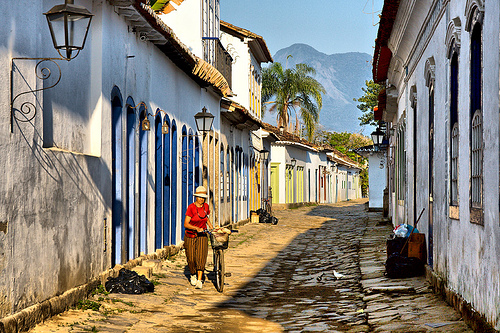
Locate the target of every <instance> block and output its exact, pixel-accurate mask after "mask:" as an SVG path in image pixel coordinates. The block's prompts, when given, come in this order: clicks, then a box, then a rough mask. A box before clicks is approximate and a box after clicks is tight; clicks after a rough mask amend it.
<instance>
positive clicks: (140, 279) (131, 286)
mask: <svg viewBox="0 0 500 333" xmlns="http://www.w3.org/2000/svg"><path fill="white" fill-rule="evenodd" d="M104 287H105V288H106V291H108V292H110V293H118V294H144V293H147V292H153V291H154V290H155V286H154V284H153V283H152V282H151V281H149V280H148V279H146V277H145V276H144V275H139V274H137V273H136V272H134V271H131V270H128V269H125V268H122V269H120V272H119V273H118V277H116V278H112V277H109V278H108V281H107V282H106V283H105V284H104Z"/></svg>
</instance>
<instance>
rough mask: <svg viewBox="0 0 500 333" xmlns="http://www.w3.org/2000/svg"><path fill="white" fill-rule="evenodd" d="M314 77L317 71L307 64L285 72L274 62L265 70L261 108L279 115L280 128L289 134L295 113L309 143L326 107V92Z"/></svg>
mask: <svg viewBox="0 0 500 333" xmlns="http://www.w3.org/2000/svg"><path fill="white" fill-rule="evenodd" d="M314 74H316V71H315V69H314V68H312V67H310V66H308V65H306V64H296V65H295V68H292V69H284V68H283V66H282V65H281V63H279V62H275V63H273V64H272V65H271V66H269V67H267V68H264V69H263V70H262V105H270V107H269V111H270V112H276V113H277V115H276V120H277V125H278V126H281V125H282V126H283V127H284V128H285V130H286V131H288V127H289V125H290V117H291V116H292V115H293V113H295V116H296V117H297V118H298V116H299V115H300V117H301V118H302V121H303V122H304V125H305V127H306V131H307V137H308V139H309V140H310V141H311V140H312V138H313V135H314V130H315V128H316V124H317V123H318V119H319V112H320V110H321V107H322V105H323V100H322V96H321V94H324V93H325V88H323V86H322V85H321V84H320V83H319V82H318V81H316V79H314V78H313V77H312V75H314ZM272 98H273V99H274V100H272V101H271V99H272Z"/></svg>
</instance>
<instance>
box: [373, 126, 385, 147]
mask: <svg viewBox="0 0 500 333" xmlns="http://www.w3.org/2000/svg"><path fill="white" fill-rule="evenodd" d="M371 137H372V141H373V145H374V146H376V147H379V146H380V145H381V144H382V141H383V140H384V132H382V131H381V130H380V128H379V127H377V130H376V131H374V132H372V134H371Z"/></svg>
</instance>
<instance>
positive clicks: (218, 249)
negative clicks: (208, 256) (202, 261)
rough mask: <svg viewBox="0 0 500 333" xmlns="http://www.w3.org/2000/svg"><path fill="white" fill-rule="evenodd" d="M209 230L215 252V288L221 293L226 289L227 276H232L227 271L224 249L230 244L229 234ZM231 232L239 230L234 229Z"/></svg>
mask: <svg viewBox="0 0 500 333" xmlns="http://www.w3.org/2000/svg"><path fill="white" fill-rule="evenodd" d="M207 232H208V235H209V237H210V244H211V245H212V250H213V254H214V273H215V289H217V291H218V292H220V293H221V292H223V291H224V280H225V278H226V277H230V276H231V273H226V266H225V264H224V250H226V249H227V248H228V245H229V234H227V233H218V232H213V230H212V231H210V230H207ZM231 232H237V231H236V230H232V231H231Z"/></svg>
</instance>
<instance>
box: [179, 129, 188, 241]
mask: <svg viewBox="0 0 500 333" xmlns="http://www.w3.org/2000/svg"><path fill="white" fill-rule="evenodd" d="M181 161H182V166H181V168H182V169H181V170H182V190H181V193H182V201H181V205H182V206H181V207H182V214H184V213H185V212H186V210H187V195H188V179H187V178H188V164H189V162H188V137H187V130H186V126H182V159H181ZM181 230H182V232H181V238H182V239H184V223H181Z"/></svg>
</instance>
